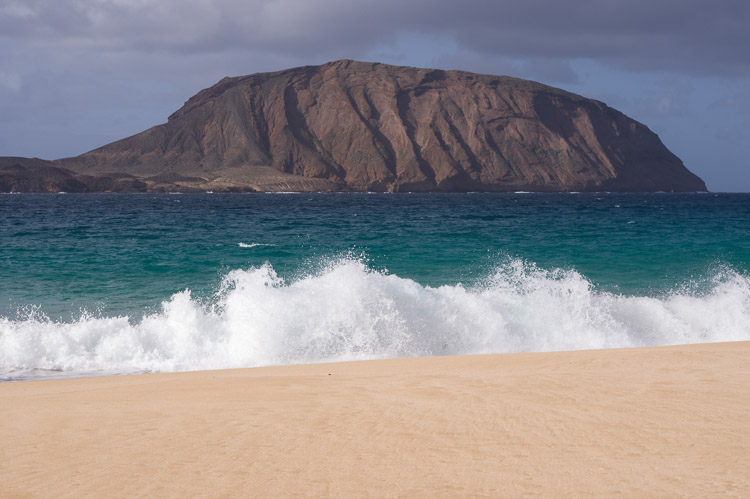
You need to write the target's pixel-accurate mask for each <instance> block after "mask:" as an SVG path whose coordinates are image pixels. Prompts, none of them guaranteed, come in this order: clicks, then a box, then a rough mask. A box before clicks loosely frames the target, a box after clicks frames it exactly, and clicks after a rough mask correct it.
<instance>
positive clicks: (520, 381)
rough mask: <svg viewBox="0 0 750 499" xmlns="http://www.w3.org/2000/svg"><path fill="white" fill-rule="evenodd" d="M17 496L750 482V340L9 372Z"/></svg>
mask: <svg viewBox="0 0 750 499" xmlns="http://www.w3.org/2000/svg"><path fill="white" fill-rule="evenodd" d="M0 437H1V438H2V445H1V446H0V484H2V489H1V490H0V496H2V497H81V496H87V495H88V496H97V497H138V496H140V497H144V496H150V497H184V496H202V497H218V496H223V497H228V496H245V497H253V496H255V497H259V496H337V497H353V496H358V497H359V496H372V497H384V496H401V497H436V496H490V497H498V496H506V497H509V496H515V497H518V496H521V495H536V494H541V495H545V496H612V495H615V494H621V495H624V496H629V497H646V496H648V497H655V496H661V497H667V496H671V497H674V496H681V495H682V496H694V497H706V496H736V497H740V496H745V497H746V496H747V495H749V494H750V467H748V465H747V459H748V456H750V342H737V343H716V344H703V345H691V346H675V347H657V348H644V349H628V350H598V351H581V352H561V353H540V354H512V355H479V356H463V357H461V356H455V357H432V358H416V359H397V360H380V361H365V362H351V363H337V364H319V365H304V366H285V367H269V368H257V369H243V370H227V371H205V372H189V373H176V374H148V375H132V376H110V377H100V378H83V379H65V380H48V381H34V382H18V383H4V384H0Z"/></svg>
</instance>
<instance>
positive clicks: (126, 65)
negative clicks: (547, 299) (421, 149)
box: [0, 0, 750, 192]
mask: <svg viewBox="0 0 750 499" xmlns="http://www.w3.org/2000/svg"><path fill="white" fill-rule="evenodd" d="M341 58H347V59H357V60H367V61H378V62H385V63H390V64H402V65H411V66H421V67H437V68H443V69H463V70H467V71H476V72H482V73H490V74H506V75H511V76H518V77H522V78H528V79H532V80H536V81H540V82H543V83H546V84H549V85H553V86H557V87H561V88H564V89H566V90H570V91H573V92H576V93H579V94H582V95H584V96H587V97H593V98H596V99H599V100H602V101H604V102H606V103H607V104H609V105H610V106H612V107H615V108H617V109H619V110H621V111H623V112H624V113H625V114H627V115H629V116H631V117H632V118H635V119H637V120H638V121H641V122H643V123H644V124H646V125H647V126H648V127H649V128H651V129H652V130H653V131H655V132H656V133H658V134H659V136H660V137H661V139H662V141H663V142H664V143H665V144H666V146H667V147H668V148H670V149H671V150H672V151H673V152H674V153H675V154H677V155H678V156H679V157H680V158H682V160H683V161H684V162H685V165H686V166H687V167H688V168H690V169H691V170H692V171H693V172H695V173H697V174H698V175H700V176H701V177H702V178H703V179H704V180H705V181H706V183H707V184H708V187H709V189H711V190H714V191H745V192H750V159H749V158H750V2H748V1H746V0H713V1H698V0H631V1H628V0H618V1H612V0H579V1H561V0H494V1H491V0H486V1H485V0H463V1H447V0H379V1H376V0H364V1H360V0H0V116H2V118H1V119H0V156H11V155H13V156H32V157H34V156H35V157H41V158H45V159H55V158H60V157H65V156H74V155H78V154H81V153H83V152H86V151H88V150H91V149H93V148H95V147H98V146H100V145H103V144H106V143H108V142H111V141H113V140H117V139H120V138H123V137H126V136H128V135H132V134H134V133H137V132H140V131H142V130H144V129H146V128H149V127H151V126H153V125H157V124H159V123H163V122H165V121H166V119H167V116H169V115H170V114H171V113H172V112H174V111H175V110H177V109H178V108H179V107H180V106H181V105H182V104H183V103H184V101H186V100H187V99H188V98H189V97H190V96H192V95H193V94H195V93H196V92H197V91H199V90H200V89H202V88H205V87H208V86H210V85H212V84H214V83H215V82H216V81H218V80H219V79H221V78H222V77H224V76H236V75H244V74H249V73H255V72H259V71H274V70H279V69H284V68H287V67H294V66H300V65H307V64H322V63H324V62H327V61H331V60H335V59H341Z"/></svg>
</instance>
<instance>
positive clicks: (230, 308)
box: [0, 258, 750, 380]
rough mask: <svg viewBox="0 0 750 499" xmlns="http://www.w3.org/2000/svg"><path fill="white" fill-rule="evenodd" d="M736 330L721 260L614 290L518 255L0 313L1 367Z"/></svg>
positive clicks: (95, 366) (46, 369) (562, 346)
mask: <svg viewBox="0 0 750 499" xmlns="http://www.w3.org/2000/svg"><path fill="white" fill-rule="evenodd" d="M734 340H750V279H749V278H748V277H747V276H745V275H742V274H739V273H737V272H735V271H733V270H731V269H723V270H719V271H717V272H716V274H715V275H713V276H711V277H710V278H709V279H706V280H704V281H702V282H698V283H690V284H687V285H685V286H684V287H683V288H681V289H677V290H674V291H672V292H671V293H668V294H664V295H661V296H624V295H620V294H616V293H610V292H604V291H598V290H597V289H595V287H594V286H593V285H592V283H591V282H590V281H588V280H587V279H586V278H585V277H584V276H583V275H581V274H579V273H578V272H576V271H573V270H552V271H549V270H543V269H539V268H537V267H536V266H535V265H533V264H529V263H525V262H523V261H521V260H509V261H507V262H506V263H505V264H502V265H500V266H499V267H498V268H496V269H495V270H494V271H493V273H492V274H491V275H489V276H488V277H486V278H485V279H484V280H482V281H481V282H479V283H478V284H476V285H472V286H468V287H465V286H463V285H461V284H457V285H452V286H440V287H429V286H423V285H421V284H419V283H417V282H415V281H413V280H411V279H406V278H402V277H399V276H397V275H389V274H387V273H382V272H377V271H373V270H371V269H370V268H368V267H367V265H366V264H365V263H363V262H362V261H360V260H357V259H350V258H344V259H340V260H337V261H334V262H331V263H329V264H327V265H325V266H323V268H321V269H319V271H317V272H315V273H312V274H309V275H306V276H303V277H301V278H299V279H296V280H294V281H289V282H287V281H285V280H284V279H282V278H281V277H279V276H278V275H277V274H276V272H275V271H274V269H273V268H272V267H271V265H269V264H266V265H263V266H260V267H256V268H251V269H247V270H233V271H231V272H229V273H228V274H227V275H226V276H225V277H224V279H223V282H222V285H221V288H220V290H219V291H218V292H217V294H216V295H215V296H214V297H212V299H211V300H209V301H208V302H206V301H205V300H200V299H197V298H195V297H193V296H192V295H191V292H190V291H189V290H185V291H183V292H180V293H177V294H175V295H173V296H172V297H171V298H170V299H169V300H167V301H165V302H164V303H162V306H161V310H160V311H159V312H158V313H154V314H151V315H147V316H145V317H144V318H142V319H140V320H137V321H135V320H131V319H129V318H128V317H127V316H119V317H97V316H93V315H89V314H84V315H83V316H81V317H80V318H79V319H78V320H76V321H73V322H58V321H52V320H50V319H48V318H47V317H46V316H44V315H43V314H41V313H40V312H34V313H29V314H28V316H27V317H24V318H22V319H10V318H0V378H1V379H5V380H10V379H24V378H29V377H34V373H41V374H39V375H38V376H37V377H44V376H48V375H49V373H50V371H53V372H61V373H66V374H68V375H70V374H93V373H96V372H101V373H106V374H112V373H117V372H150V371H184V370H202V369H220V368H235V367H251V366H263V365H279V364H296V363H313V362H327V361H344V360H357V359H377V358H392V357H411V356H427V355H453V354H479V353H504V352H529V351H552V350H572V349H598V348H616V347H637V346H655V345H668V344H685V343H698V342H716V341H734Z"/></svg>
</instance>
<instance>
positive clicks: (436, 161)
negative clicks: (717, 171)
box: [0, 60, 706, 192]
mask: <svg viewBox="0 0 750 499" xmlns="http://www.w3.org/2000/svg"><path fill="white" fill-rule="evenodd" d="M705 190H706V185H705V184H704V182H703V181H702V180H701V179H700V178H699V177H697V176H696V175H694V174H693V173H691V172H690V171H689V170H688V169H687V168H686V167H685V166H684V165H683V163H682V161H681V160H680V159H679V158H678V157H677V156H675V155H674V154H672V152H670V151H669V150H668V149H667V148H666V147H665V146H664V144H662V142H661V140H659V137H658V136H657V135H656V134H655V133H653V132H651V131H650V130H649V129H648V128H647V127H646V126H645V125H643V124H641V123H638V122H637V121H635V120H632V119H630V118H628V117H627V116H625V115H624V114H622V113H620V112H619V111H617V110H615V109H612V108H610V107H608V106H607V105H606V104H604V103H602V102H599V101H596V100H592V99H587V98H584V97H581V96H579V95H576V94H572V93H569V92H566V91H564V90H560V89H557V88H553V87H549V86H546V85H542V84H539V83H535V82H531V81H527V80H521V79H517V78H511V77H507V76H491V75H480V74H474V73H468V72H463V71H443V70H435V69H420V68H412V67H401V66H390V65H386V64H378V63H366V62H357V61H350V60H341V61H336V62H331V63H328V64H323V65H321V66H305V67H300V68H294V69H288V70H284V71H279V72H275V73H259V74H253V75H249V76H241V77H234V78H224V79H222V80H221V81H219V82H218V83H217V84H215V85H214V86H212V87H210V88H207V89H205V90H202V91H201V92H199V93H198V94H196V95H195V96H193V97H191V98H190V99H189V100H188V101H187V102H186V103H185V105H184V106H183V107H182V108H181V109H179V110H178V111H177V112H175V113H174V114H172V115H171V116H170V117H169V120H168V121H167V123H165V124H162V125H158V126H155V127H153V128H150V129H148V130H146V131H144V132H141V133H139V134H136V135H133V136H131V137H128V138H125V139H122V140H119V141H117V142H113V143H111V144H107V145H105V146H102V147H100V148H98V149H95V150H93V151H90V152H87V153H85V154H82V155H80V156H76V157H73V158H64V159H57V160H53V161H46V160H40V159H36V158H33V159H32V158H18V157H0V192H14V191H15V192H59V191H65V192H169V191H180V192H203V191H214V192H238V191H384V192H398V191H410V192H466V191H486V192H512V191H537V192H569V191H581V192H585V191H617V192H628V191H631V192H654V191H679V192H686V191H705Z"/></svg>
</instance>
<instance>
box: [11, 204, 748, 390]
mask: <svg viewBox="0 0 750 499" xmlns="http://www.w3.org/2000/svg"><path fill="white" fill-rule="evenodd" d="M749 271H750V195H747V194H526V193H516V194H308V193H303V194H210V193H206V194H183V195H179V194H171V195H168V194H132V195H124V194H82V195H74V194H68V195H62V194H58V195H54V194H52V195H50V194H40V195H34V194H17V195H0V380H5V381H8V380H21V379H36V378H45V377H56V376H73V375H96V374H116V373H132V372H152V371H180V370H196V369H219V368H235V367H251V366H262V365H279V364H292V363H310V362H325V361H342V360H355V359H375V358H387V357H407V356H424V355H452V354H473V353H503V352H527V351H550V350H570V349H592V348H593V349H595V348H614V347H637V346H652V345H667V344H681V343H697V342H715V341H733V340H750V273H749Z"/></svg>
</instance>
